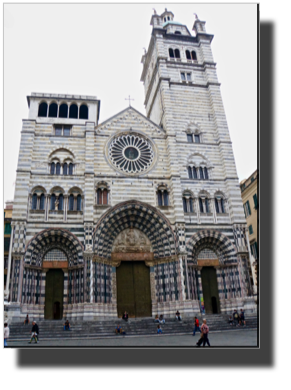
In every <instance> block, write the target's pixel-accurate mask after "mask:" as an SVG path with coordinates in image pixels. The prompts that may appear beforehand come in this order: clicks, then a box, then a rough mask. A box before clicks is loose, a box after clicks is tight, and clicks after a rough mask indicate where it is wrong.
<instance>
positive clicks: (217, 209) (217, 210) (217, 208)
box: [214, 198, 219, 213]
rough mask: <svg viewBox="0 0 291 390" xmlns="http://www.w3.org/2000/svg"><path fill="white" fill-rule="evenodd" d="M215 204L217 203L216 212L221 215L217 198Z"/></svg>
mask: <svg viewBox="0 0 291 390" xmlns="http://www.w3.org/2000/svg"><path fill="white" fill-rule="evenodd" d="M214 203H215V210H216V212H217V213H219V205H218V199H217V198H215V200H214Z"/></svg>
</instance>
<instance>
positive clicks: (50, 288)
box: [44, 269, 64, 320]
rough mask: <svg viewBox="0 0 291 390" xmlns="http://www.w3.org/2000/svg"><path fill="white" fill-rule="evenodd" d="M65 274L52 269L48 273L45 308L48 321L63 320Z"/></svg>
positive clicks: (59, 270)
mask: <svg viewBox="0 0 291 390" xmlns="http://www.w3.org/2000/svg"><path fill="white" fill-rule="evenodd" d="M63 294H64V273H63V271H62V270H61V269H51V270H49V271H48V272H47V273H46V282H45V307H44V318H45V319H46V320H60V319H62V318H63Z"/></svg>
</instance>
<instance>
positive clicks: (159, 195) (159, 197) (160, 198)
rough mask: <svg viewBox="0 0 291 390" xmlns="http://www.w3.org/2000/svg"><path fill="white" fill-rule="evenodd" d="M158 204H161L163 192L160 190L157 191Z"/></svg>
mask: <svg viewBox="0 0 291 390" xmlns="http://www.w3.org/2000/svg"><path fill="white" fill-rule="evenodd" d="M158 205H159V206H163V194H162V191H161V190H159V191H158Z"/></svg>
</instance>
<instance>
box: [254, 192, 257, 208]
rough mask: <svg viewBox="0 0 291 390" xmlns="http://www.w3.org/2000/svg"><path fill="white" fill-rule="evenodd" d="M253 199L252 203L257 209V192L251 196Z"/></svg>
mask: <svg viewBox="0 0 291 390" xmlns="http://www.w3.org/2000/svg"><path fill="white" fill-rule="evenodd" d="M253 199H254V205H255V209H257V208H258V199H257V194H255V195H254V196H253Z"/></svg>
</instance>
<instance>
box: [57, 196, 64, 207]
mask: <svg viewBox="0 0 291 390" xmlns="http://www.w3.org/2000/svg"><path fill="white" fill-rule="evenodd" d="M58 201H59V204H58V210H63V204H64V196H63V194H60V195H59V198H58Z"/></svg>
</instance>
